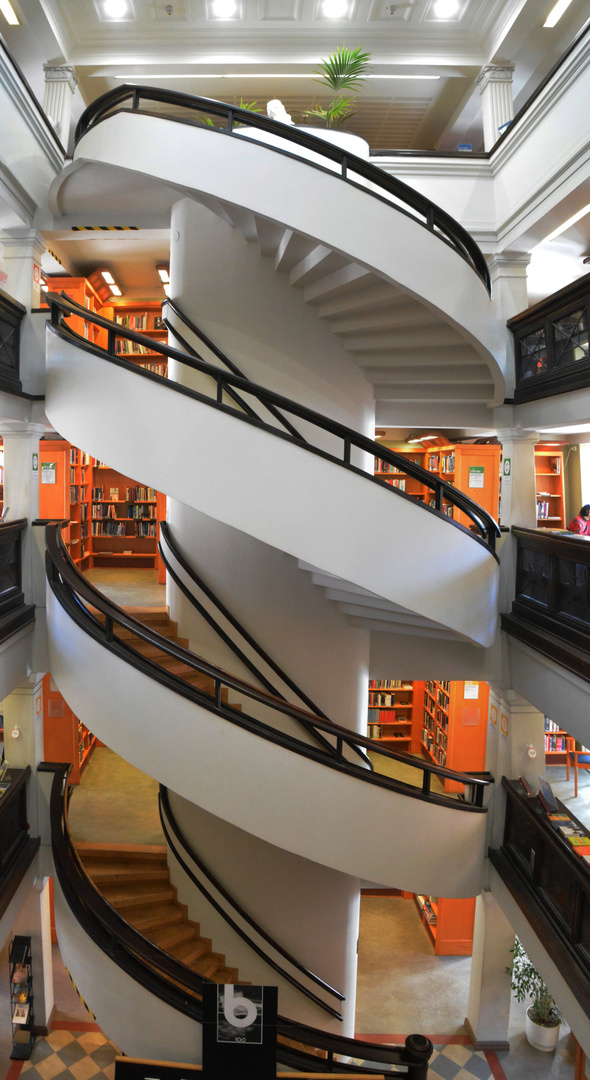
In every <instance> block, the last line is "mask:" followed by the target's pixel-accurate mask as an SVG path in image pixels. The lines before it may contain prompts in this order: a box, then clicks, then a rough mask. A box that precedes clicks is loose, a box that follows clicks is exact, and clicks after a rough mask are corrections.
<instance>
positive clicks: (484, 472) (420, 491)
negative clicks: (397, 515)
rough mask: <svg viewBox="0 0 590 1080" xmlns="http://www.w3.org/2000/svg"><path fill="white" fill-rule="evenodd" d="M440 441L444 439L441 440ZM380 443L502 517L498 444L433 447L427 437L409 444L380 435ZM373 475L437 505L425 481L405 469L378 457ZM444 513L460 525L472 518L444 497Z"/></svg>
mask: <svg viewBox="0 0 590 1080" xmlns="http://www.w3.org/2000/svg"><path fill="white" fill-rule="evenodd" d="M437 441H441V442H442V440H437ZM378 442H382V443H383V446H386V447H389V448H390V449H391V450H395V452H396V453H397V454H401V455H402V456H403V457H404V458H405V459H406V460H407V461H408V462H413V463H414V464H416V465H421V466H422V468H423V469H426V471H427V472H429V473H432V474H433V475H434V476H437V477H439V478H440V479H441V480H445V481H446V482H447V483H448V484H451V485H452V486H453V487H456V488H458V490H459V491H463V492H465V494H466V495H469V497H470V498H472V499H473V500H474V501H475V502H476V503H478V504H479V505H480V506H483V508H484V510H487V511H488V513H490V514H491V515H492V517H494V518H498V517H499V507H500V458H501V447H500V445H499V444H489V445H480V444H477V443H457V444H456V445H454V444H451V443H449V444H446V445H440V446H436V447H434V446H432V445H429V443H428V441H427V440H426V439H425V440H424V442H422V443H421V442H417V443H412V444H411V445H408V444H407V443H399V442H392V441H390V440H388V439H387V438H380V439H378ZM374 475H375V476H377V477H379V479H380V480H383V481H384V483H386V484H389V485H390V486H391V487H396V488H398V489H399V490H400V491H404V492H405V493H406V494H407V495H411V496H412V497H413V498H415V499H419V500H420V501H421V502H424V503H425V504H426V505H428V506H432V507H434V503H435V500H434V495H433V494H432V492H431V491H430V490H429V489H428V488H427V487H426V485H425V484H423V483H421V482H420V481H419V480H416V479H414V477H413V476H410V474H409V473H406V472H404V470H403V468H396V467H395V466H394V465H391V464H390V462H388V461H384V460H383V459H381V458H380V457H378V456H377V457H375V462H374ZM443 513H445V514H446V515H447V517H452V518H454V519H456V520H457V521H458V522H459V524H461V525H466V526H467V527H469V525H470V524H471V522H470V520H469V519H468V518H466V517H465V515H464V514H462V513H460V512H459V511H457V510H456V509H454V507H453V506H452V504H451V503H449V502H448V501H447V500H446V499H443Z"/></svg>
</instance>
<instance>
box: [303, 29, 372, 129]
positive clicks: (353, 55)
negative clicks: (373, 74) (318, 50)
mask: <svg viewBox="0 0 590 1080" xmlns="http://www.w3.org/2000/svg"><path fill="white" fill-rule="evenodd" d="M370 62H371V55H370V53H367V52H363V50H362V49H361V48H358V49H346V48H345V47H344V46H342V48H341V49H336V51H335V52H333V53H331V54H330V56H328V57H327V58H326V59H325V60H322V61H321V62H320V64H319V67H317V68H316V72H315V74H316V75H319V76H320V78H319V79H318V80H317V82H320V83H321V84H322V85H323V86H326V85H327V86H329V87H330V89H331V90H334V91H336V92H337V94H338V96H337V97H334V98H332V100H331V101H330V102H328V104H327V105H326V106H322V105H316V106H315V107H314V108H313V109H306V110H305V113H304V115H305V116H314V117H317V119H319V120H323V121H324V122H325V123H326V124H327V126H328V127H335V128H336V127H340V125H341V124H343V123H344V121H345V120H348V119H350V117H351V116H354V111H353V109H352V107H351V106H352V104H353V98H351V97H344V96H343V95H342V93H341V91H347V92H348V93H354V94H358V93H359V92H360V91H361V90H362V89H363V86H364V84H365V77H366V74H367V71H368V68H369V64H370Z"/></svg>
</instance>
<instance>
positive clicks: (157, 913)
mask: <svg viewBox="0 0 590 1080" xmlns="http://www.w3.org/2000/svg"><path fill="white" fill-rule="evenodd" d="M185 919H186V910H183V908H182V906H181V905H180V904H146V905H143V904H139V905H136V906H135V907H133V908H128V909H127V910H126V911H125V920H126V922H129V923H131V925H132V926H134V927H135V929H136V930H140V931H141V933H142V934H145V933H147V931H148V930H159V929H161V928H163V927H165V926H170V927H172V926H175V925H177V924H178V923H184V921H185Z"/></svg>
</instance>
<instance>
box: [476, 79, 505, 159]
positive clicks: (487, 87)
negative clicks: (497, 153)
mask: <svg viewBox="0 0 590 1080" xmlns="http://www.w3.org/2000/svg"><path fill="white" fill-rule="evenodd" d="M513 71H514V64H501V65H500V64H486V66H485V67H484V68H483V70H482V71H481V72H480V74H479V76H478V79H477V85H478V88H479V92H480V94H481V99H482V108H483V144H484V149H485V150H491V148H492V146H494V145H495V143H496V142H497V141H498V139H499V138H500V135H501V131H500V129H501V128H502V127H503V126H504V124H507V123H509V122H510V120H512V118H513V116H514V104H513V101H512V72H513Z"/></svg>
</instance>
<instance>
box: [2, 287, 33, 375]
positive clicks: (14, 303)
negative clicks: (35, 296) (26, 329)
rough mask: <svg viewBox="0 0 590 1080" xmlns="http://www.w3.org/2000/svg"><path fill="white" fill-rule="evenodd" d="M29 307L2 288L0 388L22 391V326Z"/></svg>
mask: <svg viewBox="0 0 590 1080" xmlns="http://www.w3.org/2000/svg"><path fill="white" fill-rule="evenodd" d="M26 313H27V309H26V308H25V307H23V305H22V304H19V302H18V300H13V298H12V297H11V296H8V294H7V293H5V292H3V291H2V289H0V390H6V391H7V392H8V393H14V392H15V391H16V392H17V393H22V383H21V378H20V327H21V323H22V321H23V319H24V317H25V315H26Z"/></svg>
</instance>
